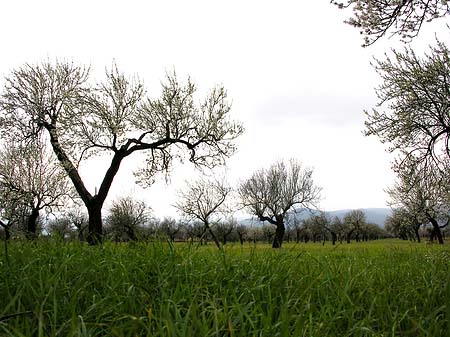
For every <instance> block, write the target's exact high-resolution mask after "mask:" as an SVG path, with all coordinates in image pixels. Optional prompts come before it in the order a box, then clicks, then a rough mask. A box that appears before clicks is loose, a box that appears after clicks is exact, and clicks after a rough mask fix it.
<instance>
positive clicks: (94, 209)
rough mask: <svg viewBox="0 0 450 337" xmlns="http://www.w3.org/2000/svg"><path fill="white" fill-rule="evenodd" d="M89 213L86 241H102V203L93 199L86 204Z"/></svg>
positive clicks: (92, 243)
mask: <svg viewBox="0 0 450 337" xmlns="http://www.w3.org/2000/svg"><path fill="white" fill-rule="evenodd" d="M87 209H88V215H89V225H88V235H87V242H88V243H89V244H90V245H96V244H99V243H102V238H103V226H102V204H99V203H97V202H95V200H93V202H91V203H90V205H88V206H87Z"/></svg>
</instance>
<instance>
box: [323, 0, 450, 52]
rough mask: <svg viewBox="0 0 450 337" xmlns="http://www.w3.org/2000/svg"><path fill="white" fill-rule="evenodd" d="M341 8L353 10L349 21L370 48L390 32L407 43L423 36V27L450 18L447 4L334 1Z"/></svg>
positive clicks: (416, 0) (433, 0) (410, 0)
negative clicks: (446, 16)
mask: <svg viewBox="0 0 450 337" xmlns="http://www.w3.org/2000/svg"><path fill="white" fill-rule="evenodd" d="M331 3H333V4H335V5H337V6H338V7H339V8H347V7H351V8H352V9H353V14H354V16H353V17H351V18H350V19H348V20H347V21H345V22H346V23H348V24H350V25H352V26H354V27H356V28H358V29H360V31H361V34H362V35H363V36H364V44H363V46H369V45H371V44H373V43H375V42H376V41H377V40H378V39H380V38H381V37H382V36H384V35H385V34H386V33H387V32H388V31H389V30H391V31H392V35H400V37H401V39H402V40H403V41H407V40H411V39H412V38H414V37H416V36H417V34H419V31H420V28H421V27H422V24H423V23H424V22H427V21H431V20H434V19H436V18H439V17H443V16H445V15H447V14H450V4H449V3H448V1H446V0H444V1H442V0H400V1H374V0H346V1H345V2H340V1H336V0H331Z"/></svg>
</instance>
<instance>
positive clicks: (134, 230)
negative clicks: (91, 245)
mask: <svg viewBox="0 0 450 337" xmlns="http://www.w3.org/2000/svg"><path fill="white" fill-rule="evenodd" d="M149 211H150V209H149V207H148V206H147V205H146V204H145V202H143V201H138V200H135V199H133V198H132V197H130V196H128V197H121V198H119V199H117V200H116V201H114V202H113V203H112V206H111V208H110V210H109V215H108V217H107V219H106V223H107V226H108V229H109V231H110V233H111V235H112V237H113V238H114V240H115V241H128V240H131V241H137V240H138V232H139V228H140V227H142V226H143V225H144V224H145V223H146V222H147V220H148V218H149Z"/></svg>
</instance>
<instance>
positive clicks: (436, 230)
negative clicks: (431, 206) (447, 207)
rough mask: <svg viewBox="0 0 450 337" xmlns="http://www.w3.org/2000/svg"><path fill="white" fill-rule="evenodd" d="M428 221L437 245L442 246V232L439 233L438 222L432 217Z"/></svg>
mask: <svg viewBox="0 0 450 337" xmlns="http://www.w3.org/2000/svg"><path fill="white" fill-rule="evenodd" d="M428 220H430V222H431V224H432V225H433V232H434V234H435V235H436V237H437V239H438V242H439V244H440V245H443V244H444V239H443V238H442V232H441V228H440V227H439V224H438V222H437V221H436V220H435V219H434V218H432V217H429V218H428Z"/></svg>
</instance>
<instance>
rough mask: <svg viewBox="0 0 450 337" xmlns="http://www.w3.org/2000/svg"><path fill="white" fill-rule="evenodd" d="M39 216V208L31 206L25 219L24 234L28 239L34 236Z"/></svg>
mask: <svg viewBox="0 0 450 337" xmlns="http://www.w3.org/2000/svg"><path fill="white" fill-rule="evenodd" d="M38 218H39V210H38V209H37V208H33V209H32V210H31V213H30V215H29V216H28V221H27V233H26V236H27V238H28V239H29V240H32V239H34V238H36V227H37V219H38Z"/></svg>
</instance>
